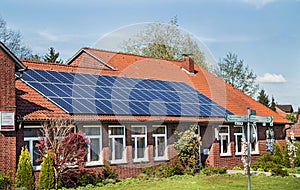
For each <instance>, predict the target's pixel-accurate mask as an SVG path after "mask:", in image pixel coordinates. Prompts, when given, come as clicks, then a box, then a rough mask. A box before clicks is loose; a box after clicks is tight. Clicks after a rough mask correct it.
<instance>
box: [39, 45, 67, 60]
mask: <svg viewBox="0 0 300 190" xmlns="http://www.w3.org/2000/svg"><path fill="white" fill-rule="evenodd" d="M58 57H59V52H55V49H54V48H53V47H50V48H49V53H48V54H46V55H45V56H44V58H43V59H44V61H45V62H48V63H63V61H62V60H61V59H59V58H58Z"/></svg>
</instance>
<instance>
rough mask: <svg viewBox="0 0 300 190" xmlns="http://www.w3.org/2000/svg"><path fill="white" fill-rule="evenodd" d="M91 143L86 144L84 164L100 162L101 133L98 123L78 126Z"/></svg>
mask: <svg viewBox="0 0 300 190" xmlns="http://www.w3.org/2000/svg"><path fill="white" fill-rule="evenodd" d="M80 129H81V130H82V132H83V133H85V135H86V137H87V138H88V139H89V140H90V142H91V144H90V145H89V146H88V154H87V156H86V158H85V161H86V165H87V166H89V165H98V164H102V163H103V162H102V137H101V135H102V133H101V126H99V125H84V126H83V127H82V128H80Z"/></svg>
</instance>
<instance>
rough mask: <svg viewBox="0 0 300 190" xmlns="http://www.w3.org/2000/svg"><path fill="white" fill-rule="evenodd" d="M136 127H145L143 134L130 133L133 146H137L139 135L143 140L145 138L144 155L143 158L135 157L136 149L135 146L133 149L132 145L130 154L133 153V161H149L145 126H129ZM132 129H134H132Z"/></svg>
mask: <svg viewBox="0 0 300 190" xmlns="http://www.w3.org/2000/svg"><path fill="white" fill-rule="evenodd" d="M138 127H143V128H145V129H144V130H145V134H131V141H132V140H133V141H134V147H137V139H138V138H140V137H143V138H144V140H145V147H144V148H145V150H144V157H143V158H137V155H138V151H139V150H138V149H137V148H135V150H133V147H132V151H133V152H132V154H134V157H132V160H133V162H147V161H149V158H148V145H147V142H148V141H147V126H146V125H132V126H131V128H138ZM132 131H134V130H132Z"/></svg>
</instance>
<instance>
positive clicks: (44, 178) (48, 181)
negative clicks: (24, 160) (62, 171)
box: [39, 151, 55, 189]
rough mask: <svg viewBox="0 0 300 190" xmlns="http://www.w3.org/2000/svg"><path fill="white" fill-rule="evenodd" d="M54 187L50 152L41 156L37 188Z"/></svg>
mask: <svg viewBox="0 0 300 190" xmlns="http://www.w3.org/2000/svg"><path fill="white" fill-rule="evenodd" d="M54 188H55V173H54V166H53V160H52V158H51V156H50V152H49V151H47V154H46V155H45V156H44V157H43V162H42V164H41V172H40V177H39V189H54Z"/></svg>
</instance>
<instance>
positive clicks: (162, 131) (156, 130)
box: [153, 127, 166, 134]
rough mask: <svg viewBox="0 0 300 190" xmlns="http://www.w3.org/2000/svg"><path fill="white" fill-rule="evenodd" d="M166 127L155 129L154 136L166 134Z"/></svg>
mask: <svg viewBox="0 0 300 190" xmlns="http://www.w3.org/2000/svg"><path fill="white" fill-rule="evenodd" d="M165 129H166V128H165V127H154V131H153V134H165Z"/></svg>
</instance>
